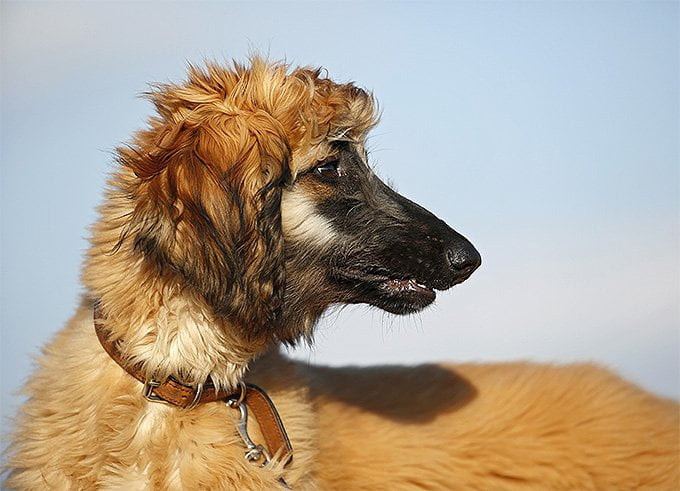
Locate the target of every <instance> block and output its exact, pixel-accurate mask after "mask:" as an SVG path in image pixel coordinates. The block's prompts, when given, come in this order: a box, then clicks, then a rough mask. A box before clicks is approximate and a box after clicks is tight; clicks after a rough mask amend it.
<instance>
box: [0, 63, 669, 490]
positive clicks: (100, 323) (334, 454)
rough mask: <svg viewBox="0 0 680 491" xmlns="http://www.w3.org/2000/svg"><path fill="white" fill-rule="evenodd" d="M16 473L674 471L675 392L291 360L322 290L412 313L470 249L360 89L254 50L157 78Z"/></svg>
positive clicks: (294, 475) (87, 478) (297, 475)
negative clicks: (371, 138)
mask: <svg viewBox="0 0 680 491" xmlns="http://www.w3.org/2000/svg"><path fill="white" fill-rule="evenodd" d="M148 96H149V98H150V99H151V101H153V104H154V105H155V109H156V111H157V114H156V115H155V116H154V117H152V118H151V119H150V120H149V121H148V126H147V127H146V129H143V130H141V131H139V132H138V133H137V134H136V136H135V137H134V138H133V139H132V141H131V142H130V143H129V144H128V145H126V146H122V147H121V148H119V149H118V150H117V161H118V166H117V168H116V171H115V172H114V173H113V174H112V175H111V177H110V180H109V184H108V190H107V193H106V195H105V197H104V200H103V205H102V206H101V209H100V216H99V219H98V221H97V222H96V224H95V225H94V227H93V229H92V235H91V246H90V249H89V252H88V254H87V259H86V263H85V266H84V271H83V275H82V278H83V283H84V285H85V292H86V293H85V295H84V297H83V300H82V304H81V306H80V308H79V309H78V310H77V312H76V313H75V315H74V317H73V318H72V320H71V321H70V322H69V323H68V325H67V326H66V327H65V328H64V329H63V330H62V331H60V332H59V333H58V334H57V335H56V337H55V338H54V340H52V342H51V343H50V344H49V345H47V347H46V348H45V349H44V353H43V355H42V356H41V358H40V360H39V366H38V367H37V370H36V372H35V374H34V375H33V376H32V378H31V379H30V381H29V382H28V384H27V386H26V389H25V393H26V395H27V396H28V399H27V402H26V403H25V404H24V406H23V408H22V409H21V411H20V414H19V416H18V421H17V429H16V432H15V434H14V436H13V442H12V444H11V445H10V449H9V455H8V465H7V481H6V485H7V486H8V487H10V488H16V489H48V488H49V489H125V490H130V489H275V488H284V489H285V488H288V487H289V488H292V489H357V490H358V489H366V490H368V489H370V490H376V489H389V490H395V489H483V490H488V489H512V488H517V489H579V490H583V489H617V490H618V489H642V488H647V489H677V488H678V486H680V484H679V481H678V479H679V478H678V466H679V461H678V459H679V449H678V440H679V434H678V432H679V429H680V426H679V421H678V405H677V403H675V402H674V401H669V400H663V399H660V398H657V397H655V396H653V395H651V394H648V393H646V392H644V391H642V390H641V389H639V388H637V387H635V386H633V385H632V384H629V383H627V382H625V381H623V380H621V379H619V378H618V377H617V376H615V375H613V374H610V373H609V372H607V371H605V370H603V369H600V368H598V367H596V366H591V365H570V366H549V365H532V364H525V363H516V364H478V365H474V364H467V365H456V366H442V365H434V364H433V365H421V366H415V367H406V366H391V367H390V366H384V367H373V368H352V367H347V368H328V367H321V366H308V365H306V364H301V363H297V362H293V361H290V360H287V359H286V358H285V357H284V356H282V355H281V354H279V346H281V345H282V344H283V345H286V344H288V345H290V344H294V343H296V342H298V341H300V340H308V341H311V339H312V337H313V332H314V326H315V323H316V322H317V320H318V319H319V317H320V316H321V314H322V313H323V312H324V310H325V309H327V307H329V306H330V305H332V304H352V303H364V304H370V305H372V306H375V307H378V308H380V309H383V310H385V311H387V312H390V313H394V314H409V313H413V312H417V311H420V310H421V309H423V308H425V307H426V306H428V305H429V304H431V303H432V302H433V301H434V300H435V296H436V291H437V290H439V291H441V290H446V289H448V288H450V287H452V286H453V285H455V284H458V283H461V282H463V281H465V280H466V279H467V278H468V277H469V276H470V275H471V274H472V273H473V271H474V270H475V269H476V268H477V267H478V266H479V265H480V262H481V259H480V255H479V253H478V252H477V250H476V249H475V248H474V247H473V246H472V244H471V243H470V242H469V241H468V240H466V239H465V238H464V237H463V236H462V235H460V234H458V233H457V232H455V231H454V230H452V229H451V228H449V226H448V225H446V224H445V223H444V222H443V221H441V220H440V219H438V218H437V217H435V216H434V215H433V214H432V213H430V212H429V211H427V210H425V209H424V208H422V207H420V206H418V205H417V204H415V203H413V202H411V201H409V200H408V199H407V198H405V197H403V196H401V195H399V194H397V193H396V192H395V191H393V190H392V189H391V188H390V187H389V186H387V185H386V184H384V183H383V182H382V181H381V180H380V179H379V178H378V177H377V176H376V175H375V174H374V173H373V172H372V170H371V168H370V166H369V165H368V162H367V160H368V159H367V153H366V150H365V142H366V136H367V133H368V132H369V130H370V129H371V128H372V127H373V126H374V125H375V124H376V122H377V116H376V104H375V101H374V99H373V97H372V95H371V94H369V93H367V92H366V91H365V90H362V89H361V88H359V87H357V86H356V85H354V84H352V83H346V84H339V83H335V82H333V81H331V80H329V79H328V78H325V76H324V75H323V72H322V71H321V70H316V69H308V68H298V69H293V68H291V67H288V66H286V65H284V64H280V63H278V64H277V63H270V62H267V61H264V60H262V59H258V58H255V59H253V60H251V62H250V63H249V64H248V65H247V66H246V65H240V64H234V65H233V66H230V67H225V66H220V65H218V64H208V65H207V66H204V67H196V66H190V68H189V74H188V79H187V81H186V82H183V83H179V84H161V85H156V86H153V88H152V89H151V90H150V92H149V94H148Z"/></svg>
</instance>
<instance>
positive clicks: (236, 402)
mask: <svg viewBox="0 0 680 491" xmlns="http://www.w3.org/2000/svg"><path fill="white" fill-rule="evenodd" d="M238 386H239V388H240V389H241V393H240V394H239V396H238V399H229V400H228V401H227V404H228V405H229V407H238V406H240V405H241V404H243V401H245V400H246V390H247V389H246V384H245V383H244V382H243V381H242V380H239V382H238Z"/></svg>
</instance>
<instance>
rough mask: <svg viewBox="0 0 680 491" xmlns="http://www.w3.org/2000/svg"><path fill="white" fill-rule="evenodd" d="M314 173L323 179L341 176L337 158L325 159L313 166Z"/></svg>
mask: <svg viewBox="0 0 680 491" xmlns="http://www.w3.org/2000/svg"><path fill="white" fill-rule="evenodd" d="M314 173H315V174H316V175H318V176H321V177H323V178H324V179H337V178H338V177H340V176H342V171H341V169H340V162H339V161H338V160H326V161H324V162H322V163H321V164H319V165H317V166H316V167H315V168H314Z"/></svg>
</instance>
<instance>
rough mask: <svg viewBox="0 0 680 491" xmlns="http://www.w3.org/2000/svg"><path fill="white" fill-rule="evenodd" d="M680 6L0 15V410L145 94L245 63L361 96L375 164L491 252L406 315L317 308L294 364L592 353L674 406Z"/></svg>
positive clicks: (62, 9)
mask: <svg viewBox="0 0 680 491" xmlns="http://www.w3.org/2000/svg"><path fill="white" fill-rule="evenodd" d="M678 5H679V4H678V3H677V2H597V3H595V2H564V3H561V2H560V3H557V2H502V3H491V2H484V3H481V2H479V3H478V2H474V3H473V2H470V3H467V2H466V3H455V2H446V3H433V2H422V3H415V2H414V3H379V2H376V3H371V2H361V3H359V2H336V3H331V2H324V3H309V2H298V3H286V2H276V3H264V2H257V3H255V2H253V3H252V4H250V3H223V2H219V3H217V2H216V3H198V2H186V3H162V4H161V3H153V2H144V3H124V2H111V3H104V2H89V3H78V2H69V3H57V2H49V3H28V2H21V3H11V2H3V3H2V4H1V7H0V46H1V48H0V49H1V50H2V51H1V59H0V61H1V64H0V68H1V80H0V95H1V100H0V109H1V111H0V114H1V120H0V124H1V126H0V162H1V169H0V182H1V189H2V197H1V208H0V213H1V215H0V216H1V218H2V230H1V233H2V236H1V249H0V251H1V254H2V256H1V264H0V268H1V269H0V281H1V285H0V286H1V289H0V300H1V304H0V322H1V325H0V358H1V360H0V377H2V378H1V391H0V392H1V397H2V401H1V402H2V416H3V418H6V417H7V416H9V415H11V414H12V413H13V412H14V411H15V410H16V406H17V404H18V403H19V401H20V398H19V397H18V396H17V395H16V391H17V390H18V388H19V387H20V386H21V385H22V384H23V383H24V382H25V380H26V378H27V376H28V375H29V373H30V370H31V364H32V361H31V357H32V356H34V355H36V354H37V353H39V350H40V347H41V346H42V345H44V344H45V343H46V342H47V341H48V340H49V339H50V338H51V336H52V335H53V334H54V333H55V332H56V331H57V330H58V329H60V328H61V327H62V326H63V325H64V323H65V322H66V321H67V320H68V318H69V317H70V316H71V315H72V314H73V312H74V310H75V307H76V305H77V304H78V297H79V295H80V294H81V287H80V286H79V281H78V276H79V271H80V266H81V262H82V257H83V252H84V250H85V249H86V247H87V239H86V238H87V235H88V226H89V225H90V224H91V223H92V222H93V221H94V219H95V217H96V215H95V211H94V209H95V207H96V205H97V204H98V203H99V201H100V198H101V194H102V188H103V185H104V181H105V179H106V175H107V173H108V172H110V171H111V169H112V164H113V156H112V150H113V149H114V148H115V146H117V145H119V144H120V143H122V142H125V141H126V140H128V139H129V136H130V135H131V133H132V132H133V131H135V130H136V129H138V128H140V127H141V126H142V124H143V121H144V119H145V118H146V116H148V115H149V114H150V113H151V105H150V103H148V102H147V101H145V100H143V99H141V98H139V97H138V96H139V94H140V93H141V92H143V91H144V90H146V88H147V83H149V82H157V81H161V82H163V81H178V80H181V79H182V78H183V77H184V73H185V63H186V62H187V61H192V62H200V61H201V60H203V59H218V60H229V59H231V58H235V59H237V60H244V59H245V58H246V57H247V55H248V53H250V52H253V51H254V52H259V53H262V54H265V55H268V56H269V57H270V58H271V59H274V60H276V59H286V60H287V61H288V62H290V63H291V64H293V65H298V64H302V65H320V66H324V67H326V68H327V69H328V72H329V73H330V75H331V76H332V77H333V78H334V79H336V80H339V81H348V80H355V81H356V82H357V83H358V84H360V85H362V86H363V87H365V88H367V89H369V90H372V91H374V92H375V94H376V96H377V98H378V99H379V100H380V103H381V106H382V109H383V118H382V123H381V124H380V125H379V126H378V127H377V128H376V129H375V130H374V132H373V135H372V137H371V140H370V145H369V147H370V150H371V153H370V157H371V160H372V161H373V162H374V163H375V164H376V165H377V167H378V172H379V173H380V174H381V175H382V176H383V177H385V178H387V179H389V181H390V182H392V183H394V185H395V187H396V188H397V189H398V190H399V191H400V192H401V193H402V194H404V195H406V196H407V197H409V198H411V199H412V200H414V201H416V202H419V203H420V204H422V205H423V206H425V207H426V208H428V209H430V210H431V211H433V212H434V213H435V214H437V215H438V216H439V217H441V218H442V219H444V220H445V221H447V222H448V223H449V224H450V225H451V226H452V227H454V228H455V229H456V230H457V231H459V232H460V233H462V234H463V235H465V236H466V237H468V238H469V239H470V240H471V241H472V242H473V243H474V244H475V245H476V247H477V249H478V250H479V251H480V252H481V254H482V256H483V260H484V262H483V265H482V267H481V268H480V269H479V270H478V271H477V272H476V273H475V274H474V275H473V276H472V278H471V279H470V280H469V281H467V282H466V283H464V284H462V285H459V286H457V287H456V288H454V289H453V290H451V291H449V292H446V293H444V294H440V296H439V299H438V300H437V303H436V305H435V306H433V307H431V308H429V309H428V310H426V311H425V312H423V313H422V314H420V315H417V316H410V317H404V318H398V317H393V316H389V315H387V314H384V313H381V312H379V311H376V310H372V309H369V308H367V307H350V308H346V309H343V310H342V311H341V312H339V313H337V312H336V313H334V314H331V315H327V316H326V318H325V319H324V320H323V322H322V323H321V325H320V328H319V331H318V334H317V337H316V339H317V342H316V345H315V347H314V348H313V349H311V350H310V349H306V348H303V349H299V350H297V351H295V352H293V353H291V354H292V356H295V357H297V358H300V359H302V360H308V361H310V362H313V363H327V364H334V365H338V364H362V365H368V364H376V363H416V362H424V361H434V360H449V361H469V360H476V361H493V360H516V359H523V360H535V361H556V362H574V361H595V362H598V363H601V364H603V365H606V366H609V367H611V368H612V369H615V370H617V371H618V372H619V373H621V374H622V375H624V376H625V377H627V378H630V379H632V380H634V381H636V382H637V383H639V384H641V385H643V386H644V387H646V388H648V389H650V390H652V391H654V392H656V393H659V394H664V395H667V396H672V397H676V398H677V397H678V396H679V395H680V362H679V351H680V340H679V329H680V307H679V299H680V258H679V255H680V230H679V227H680V214H679V210H680V203H679V185H680V176H679V150H678V134H679V131H678V130H679V128H678V121H679V115H678V113H679V110H680V109H679V107H680V106H679V100H678V87H679V80H678V74H679V67H678V60H679V59H680V56H679V53H678V46H679V34H678V33H679V12H678ZM424 382H426V381H424ZM6 424H7V423H6V420H5V419H3V425H2V426H3V428H5V427H6Z"/></svg>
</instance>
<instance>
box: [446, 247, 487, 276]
mask: <svg viewBox="0 0 680 491" xmlns="http://www.w3.org/2000/svg"><path fill="white" fill-rule="evenodd" d="M446 261H447V262H448V263H449V266H450V267H451V268H452V269H455V270H456V271H460V272H470V273H472V271H474V270H475V269H477V268H478V267H479V265H480V264H481V262H482V258H481V256H480V255H479V252H477V250H476V249H475V248H474V247H470V248H467V247H465V248H459V247H456V248H455V249H449V250H447V251H446Z"/></svg>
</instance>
